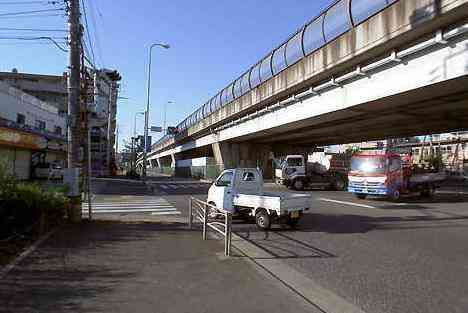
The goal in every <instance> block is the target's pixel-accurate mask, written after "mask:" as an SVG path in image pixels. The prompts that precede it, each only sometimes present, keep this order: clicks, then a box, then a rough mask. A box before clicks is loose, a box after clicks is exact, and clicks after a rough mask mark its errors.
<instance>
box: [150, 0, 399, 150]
mask: <svg viewBox="0 0 468 313" xmlns="http://www.w3.org/2000/svg"><path fill="white" fill-rule="evenodd" d="M398 1H399V0H373V1H368V0H336V1H334V2H333V3H332V4H331V5H330V6H329V7H328V8H327V9H325V10H324V11H323V12H322V13H321V14H319V15H318V16H316V17H315V18H313V19H312V20H311V21H309V22H308V23H307V24H305V25H304V26H303V27H301V28H300V29H299V30H297V31H296V32H295V33H294V34H293V35H292V36H290V37H289V38H288V39H287V40H286V41H285V42H283V43H282V44H280V45H279V46H278V47H277V48H275V49H274V50H272V51H271V52H270V53H269V54H268V55H267V56H266V57H264V58H262V59H261V60H260V61H259V62H257V63H256V64H255V65H253V66H252V67H250V68H249V70H247V71H246V72H245V73H244V74H242V75H241V76H240V77H238V78H237V79H236V80H235V81H233V82H231V83H230V84H229V85H228V86H227V87H225V88H224V89H222V90H221V91H220V92H218V93H217V94H216V95H215V96H214V97H212V98H211V99H210V100H209V101H207V102H206V103H205V104H203V105H202V106H201V107H199V108H198V109H197V110H196V111H195V112H193V113H192V114H190V115H189V116H188V117H187V118H186V119H184V120H183V121H182V122H181V123H179V124H178V125H177V130H178V131H179V132H182V131H184V130H185V129H187V128H188V127H190V126H192V125H194V124H195V123H197V122H198V121H200V120H202V119H204V118H206V117H207V116H209V115H210V114H212V113H214V112H215V111H218V110H219V109H220V108H222V107H223V106H225V105H227V104H229V103H230V102H232V101H233V100H235V99H237V98H239V97H241V96H243V95H244V94H246V93H247V92H249V91H251V90H252V89H253V88H256V87H257V86H259V85H260V84H261V83H263V82H265V81H267V80H269V79H271V78H272V77H274V76H275V75H277V74H279V73H280V72H282V71H283V70H285V69H286V68H288V67H290V66H292V65H293V64H295V63H296V62H298V61H299V60H300V59H302V58H303V57H305V56H307V55H309V54H311V53H313V52H315V51H316V50H318V49H320V48H322V47H323V46H325V45H327V44H328V43H330V42H331V41H333V40H335V39H336V38H337V37H339V36H341V35H342V34H344V33H346V32H347V31H349V30H350V29H352V28H353V27H356V26H357V25H359V24H361V23H362V22H364V21H366V20H367V19H369V18H370V17H372V16H373V15H375V14H377V13H379V12H380V11H382V10H384V9H385V8H387V7H388V6H390V5H392V4H393V3H395V2H398ZM171 137H172V136H165V137H163V138H161V139H160V140H159V141H158V142H156V143H155V144H154V145H153V146H154V147H157V146H158V145H161V144H162V143H164V142H165V141H167V140H168V139H170V138H171Z"/></svg>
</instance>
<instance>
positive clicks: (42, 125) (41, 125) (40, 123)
mask: <svg viewBox="0 0 468 313" xmlns="http://www.w3.org/2000/svg"><path fill="white" fill-rule="evenodd" d="M34 127H36V128H37V129H40V130H45V129H46V123H45V122H44V121H41V120H36V124H34Z"/></svg>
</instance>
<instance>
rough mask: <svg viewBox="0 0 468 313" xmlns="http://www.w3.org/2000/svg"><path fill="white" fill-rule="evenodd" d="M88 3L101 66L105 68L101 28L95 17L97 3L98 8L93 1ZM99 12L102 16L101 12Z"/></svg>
mask: <svg viewBox="0 0 468 313" xmlns="http://www.w3.org/2000/svg"><path fill="white" fill-rule="evenodd" d="M88 3H89V5H90V9H91V10H90V15H91V23H92V25H93V28H94V42H95V43H96V48H97V52H98V57H99V61H100V63H101V66H102V67H104V59H103V58H102V49H101V43H100V41H99V28H98V24H97V23H96V18H95V15H94V9H95V8H97V3H96V7H94V6H93V1H88ZM97 12H98V14H99V15H100V12H99V10H98V11H97Z"/></svg>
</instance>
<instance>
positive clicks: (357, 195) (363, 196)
mask: <svg viewBox="0 0 468 313" xmlns="http://www.w3.org/2000/svg"><path fill="white" fill-rule="evenodd" d="M356 197H357V198H358V199H362V200H364V199H365V198H366V197H367V195H366V194H365V193H357V194H356Z"/></svg>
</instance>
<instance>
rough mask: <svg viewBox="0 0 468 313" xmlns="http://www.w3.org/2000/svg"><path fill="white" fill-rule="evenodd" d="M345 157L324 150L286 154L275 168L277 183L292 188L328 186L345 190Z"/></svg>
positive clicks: (302, 188)
mask: <svg viewBox="0 0 468 313" xmlns="http://www.w3.org/2000/svg"><path fill="white" fill-rule="evenodd" d="M346 172H347V166H346V160H345V157H342V156H341V155H337V154H326V153H325V152H314V153H313V154H312V155H310V156H307V159H306V157H305V156H303V155H288V156H286V158H285V159H284V160H283V161H282V162H281V163H280V166H279V168H277V169H275V180H276V183H277V184H281V185H284V186H286V187H288V188H291V189H294V190H299V191H301V190H304V189H305V188H330V189H335V190H345V189H346V185H347V176H346Z"/></svg>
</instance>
